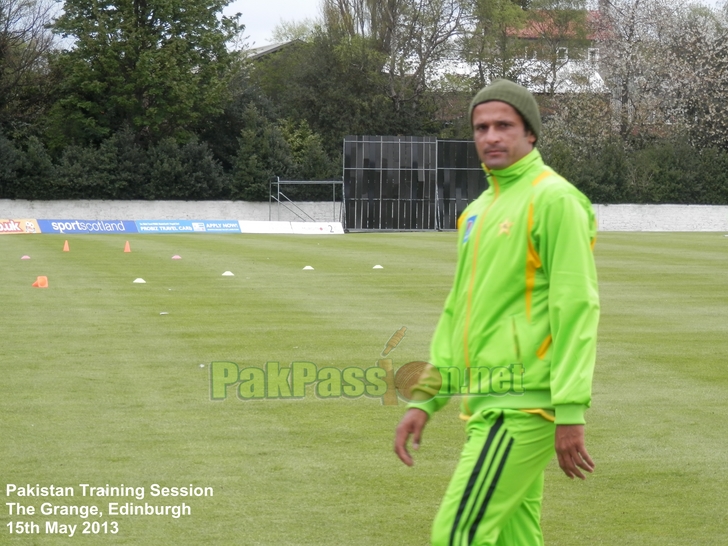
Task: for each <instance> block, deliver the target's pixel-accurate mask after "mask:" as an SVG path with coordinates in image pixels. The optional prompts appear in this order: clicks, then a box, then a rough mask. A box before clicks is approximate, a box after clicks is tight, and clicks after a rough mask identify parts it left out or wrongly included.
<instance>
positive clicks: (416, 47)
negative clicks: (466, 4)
mask: <svg viewBox="0 0 728 546" xmlns="http://www.w3.org/2000/svg"><path fill="white" fill-rule="evenodd" d="M462 16H463V11H462V8H461V5H460V2H459V1H458V0H385V1H377V0H324V20H325V24H326V26H327V28H328V29H329V31H332V32H335V33H339V34H343V35H344V36H348V37H349V38H354V37H363V38H368V39H369V40H370V41H369V43H370V44H371V45H373V47H374V48H375V49H376V51H378V52H379V53H381V54H382V56H383V59H384V63H383V66H382V69H383V71H384V73H385V74H386V76H387V94H388V97H389V100H391V101H392V105H393V107H394V110H395V112H400V111H402V110H404V109H406V108H407V109H409V110H410V111H411V110H413V109H417V107H418V103H419V102H420V100H421V99H422V97H423V95H424V94H425V93H426V91H427V89H428V81H429V79H430V78H431V77H432V76H433V74H434V73H435V72H436V71H437V70H438V69H439V67H440V66H441V64H442V63H443V62H445V61H446V60H447V59H448V58H449V57H450V56H451V52H452V50H453V46H454V44H453V39H454V38H455V36H457V35H458V33H459V32H460V31H461V29H462Z"/></svg>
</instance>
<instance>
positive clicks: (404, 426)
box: [394, 408, 429, 466]
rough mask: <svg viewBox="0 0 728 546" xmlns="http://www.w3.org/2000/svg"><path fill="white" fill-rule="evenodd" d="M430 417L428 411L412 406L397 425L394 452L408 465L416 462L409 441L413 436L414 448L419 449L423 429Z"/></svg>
mask: <svg viewBox="0 0 728 546" xmlns="http://www.w3.org/2000/svg"><path fill="white" fill-rule="evenodd" d="M428 418H429V416H428V415H427V413H426V412H424V411H422V410H421V409H417V408H410V409H408V410H407V413H405V414H404V417H402V420H401V421H400V422H399V425H397V430H396V433H395V436H394V452H395V453H396V454H397V457H399V459H400V460H401V461H402V462H403V463H404V464H406V465H407V466H412V465H413V464H415V462H414V461H413V460H412V456H411V455H410V454H409V451H407V441H408V440H409V438H410V436H412V449H414V450H415V451H417V450H418V449H419V447H420V440H421V439H422V430H423V429H424V428H425V425H426V424H427V419H428Z"/></svg>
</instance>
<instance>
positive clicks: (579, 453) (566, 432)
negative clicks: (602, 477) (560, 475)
mask: <svg viewBox="0 0 728 546" xmlns="http://www.w3.org/2000/svg"><path fill="white" fill-rule="evenodd" d="M555 447H556V455H557V456H558V457H559V466H560V467H561V470H563V471H564V474H566V475H567V476H568V477H569V478H571V479H574V478H575V477H576V478H580V479H582V480H585V479H586V476H584V474H583V473H582V471H581V470H586V471H587V472H589V473H591V472H594V461H592V460H591V457H589V453H587V451H586V446H585V445H584V425H556V446H555ZM579 469H581V470H579Z"/></svg>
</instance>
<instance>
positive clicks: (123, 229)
mask: <svg viewBox="0 0 728 546" xmlns="http://www.w3.org/2000/svg"><path fill="white" fill-rule="evenodd" d="M38 225H39V226H40V229H41V232H43V233H62V234H66V233H75V234H78V233H84V234H98V233H136V232H137V228H136V224H135V223H134V222H130V221H128V220H38Z"/></svg>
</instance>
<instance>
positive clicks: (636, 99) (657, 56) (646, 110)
mask: <svg viewBox="0 0 728 546" xmlns="http://www.w3.org/2000/svg"><path fill="white" fill-rule="evenodd" d="M676 10H677V7H676V4H674V3H673V2H672V1H671V0H603V1H602V2H601V7H600V17H599V20H598V22H599V28H598V29H597V30H596V32H597V35H598V37H599V45H600V56H601V68H602V71H603V74H604V77H605V81H606V82H607V85H608V86H609V87H610V88H611V89H612V90H613V98H614V101H615V106H616V108H615V114H616V117H615V124H616V126H617V128H618V130H619V134H620V135H621V137H622V138H623V139H625V140H627V139H629V138H632V137H633V136H635V135H646V134H650V133H652V134H657V135H659V134H664V132H665V131H669V123H670V122H671V119H672V117H673V114H674V111H675V106H676V105H675V98H676V97H677V95H678V93H679V87H680V85H681V82H682V79H681V78H676V77H675V75H676V74H675V71H674V68H675V67H674V65H673V64H672V63H673V60H674V58H673V56H672V55H671V54H670V51H669V49H668V47H667V45H666V42H665V40H664V38H665V37H666V35H669V34H670V33H671V32H674V29H675V28H676V27H675V14H676Z"/></svg>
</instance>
